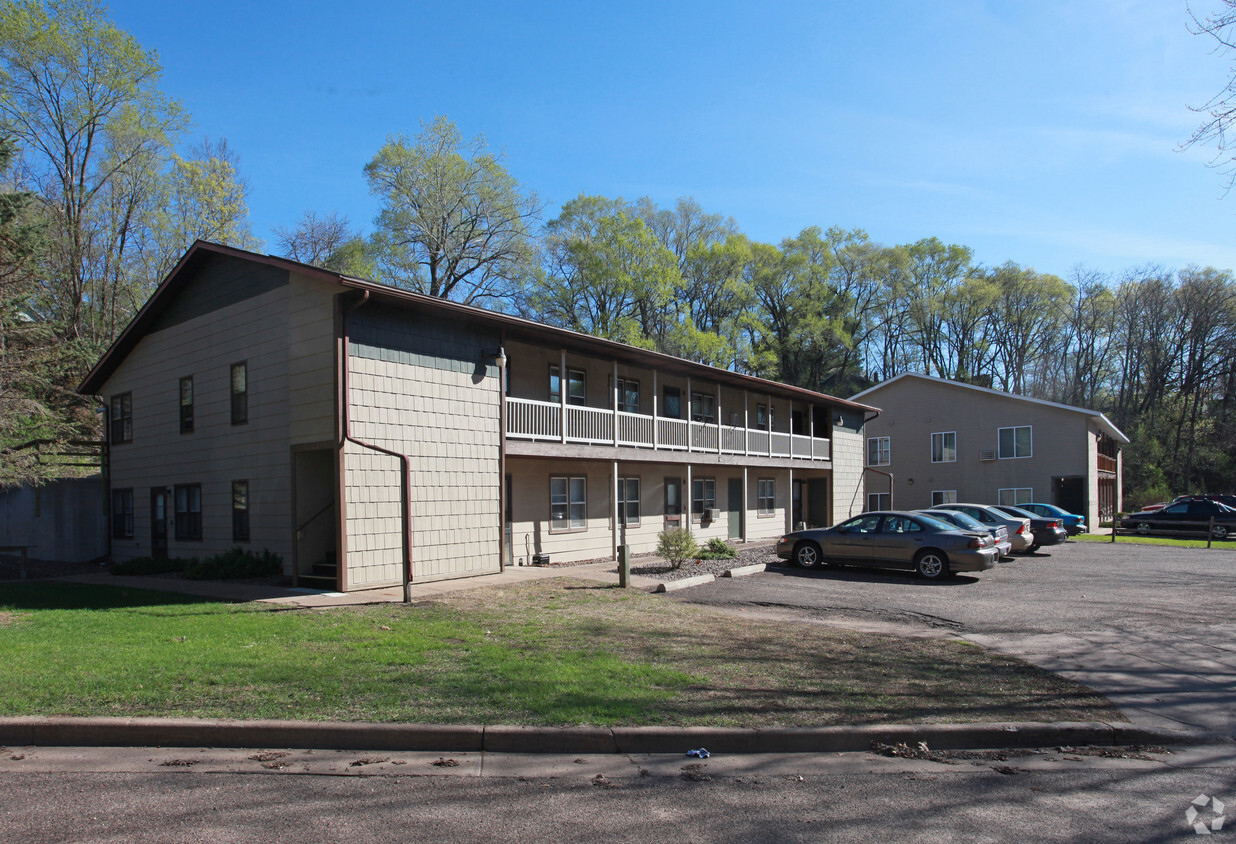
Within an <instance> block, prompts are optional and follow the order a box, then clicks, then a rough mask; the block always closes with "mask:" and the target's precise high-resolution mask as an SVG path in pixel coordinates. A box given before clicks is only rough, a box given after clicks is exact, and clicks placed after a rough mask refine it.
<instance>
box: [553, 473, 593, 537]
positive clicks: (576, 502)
mask: <svg viewBox="0 0 1236 844" xmlns="http://www.w3.org/2000/svg"><path fill="white" fill-rule="evenodd" d="M587 527H588V479H587V478H580V477H574V478H571V477H565V476H562V477H551V478H550V479H549V529H550V530H551V531H563V530H584V529H586V528H587Z"/></svg>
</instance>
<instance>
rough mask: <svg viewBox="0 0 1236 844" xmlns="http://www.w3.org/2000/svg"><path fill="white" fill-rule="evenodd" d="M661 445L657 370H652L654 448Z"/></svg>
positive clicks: (654, 449)
mask: <svg viewBox="0 0 1236 844" xmlns="http://www.w3.org/2000/svg"><path fill="white" fill-rule="evenodd" d="M660 447H661V423H660V422H658V421H657V371H656V370H655V369H654V370H652V450H653V451H656V450H657V449H658V448H660Z"/></svg>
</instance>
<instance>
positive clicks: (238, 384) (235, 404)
mask: <svg viewBox="0 0 1236 844" xmlns="http://www.w3.org/2000/svg"><path fill="white" fill-rule="evenodd" d="M248 421H249V364H248V363H247V362H242V363H234V364H232V424H233V425H241V424H244V423H245V422H248Z"/></svg>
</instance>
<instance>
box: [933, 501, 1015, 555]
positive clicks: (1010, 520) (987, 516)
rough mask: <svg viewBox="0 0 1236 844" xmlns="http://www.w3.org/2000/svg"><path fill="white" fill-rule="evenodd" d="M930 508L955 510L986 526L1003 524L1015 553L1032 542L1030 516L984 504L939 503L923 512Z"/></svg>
mask: <svg viewBox="0 0 1236 844" xmlns="http://www.w3.org/2000/svg"><path fill="white" fill-rule="evenodd" d="M932 510H956V511H957V512H959V513H965V514H966V515H967V516H969V517H970V518H972V519H975V520H977V521H980V522H982V523H983V524H984V525H987V526H988V527H995V526H996V525H1004V527H1005V528H1007V529H1008V532H1009V542H1010V543H1012V546H1013V548H1012V552H1011V553H1014V554H1016V553H1017V552H1019V551H1026V550H1028V549H1029V548H1030V546H1031V545H1033V544H1034V534H1033V533H1032V532H1031V531H1030V518H1029V517H1028V516H1021V517H1018V516H1010V515H1009V514H1008V513H1004V512H1001V511H1000V510H997V509H996V508H995V507H989V506H988V505H986V504H956V503H953V504H940V505H938V506H936V507H932V508H931V509H930V510H927V511H925V512H928V513H930V512H932Z"/></svg>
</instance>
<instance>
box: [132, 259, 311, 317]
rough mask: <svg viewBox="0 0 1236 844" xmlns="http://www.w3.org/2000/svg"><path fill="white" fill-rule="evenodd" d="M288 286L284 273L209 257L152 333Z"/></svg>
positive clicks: (254, 264) (162, 315)
mask: <svg viewBox="0 0 1236 844" xmlns="http://www.w3.org/2000/svg"><path fill="white" fill-rule="evenodd" d="M288 282H289V273H288V271H287V270H284V269H279V268H278V267H271V266H267V265H266V264H258V263H255V262H253V261H248V260H245V259H243V258H233V257H232V256H230V255H210V256H208V257H207V258H206V259H205V260H204V261H203V262H202V264H201V266H199V267H198V268H197V269H196V270H195V271H194V272H193V277H192V279H190V280H189V282H188V283H187V284H185V285H184V286H183V287H182V288H181V289H180V290H179V291H178V293H177V295H176V297H175V298H174V299H173V300H172V301H171V302H170V303H169V304H168V306H167V308H166V309H164V311H163V313H161V314H159V316H158V318H157V319H155V321H154V323H153V324H152V325H151V327H150V330H151V331H160V330H162V329H164V328H171V327H172V326H175V325H179V324H181V323H183V322H188V321H189V320H191V319H193V318H195V317H200V316H203V315H204V314H209V313H212V312H214V311H218V310H221V309H223V308H226V307H228V306H230V305H235V304H237V303H239V302H243V301H245V300H246V299H252V298H254V297H255V296H261V295H262V294H264V293H270V292H271V291H272V290H278V289H279V288H280V287H283V286H285V285H287V284H288Z"/></svg>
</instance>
